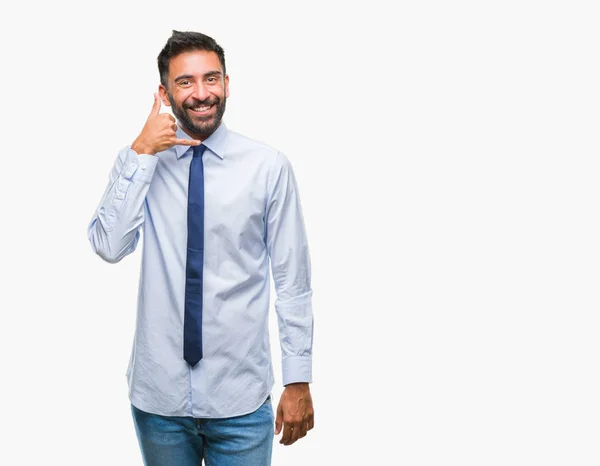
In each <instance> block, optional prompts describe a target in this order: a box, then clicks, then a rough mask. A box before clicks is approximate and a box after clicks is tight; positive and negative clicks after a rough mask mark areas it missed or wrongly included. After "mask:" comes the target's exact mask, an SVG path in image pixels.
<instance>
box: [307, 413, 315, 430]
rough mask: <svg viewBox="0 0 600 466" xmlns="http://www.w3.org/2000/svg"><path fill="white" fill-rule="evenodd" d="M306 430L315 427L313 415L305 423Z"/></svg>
mask: <svg viewBox="0 0 600 466" xmlns="http://www.w3.org/2000/svg"><path fill="white" fill-rule="evenodd" d="M306 426H307V430H311V429H312V428H313V427H315V417H314V416H313V415H310V416H308V420H307V421H306Z"/></svg>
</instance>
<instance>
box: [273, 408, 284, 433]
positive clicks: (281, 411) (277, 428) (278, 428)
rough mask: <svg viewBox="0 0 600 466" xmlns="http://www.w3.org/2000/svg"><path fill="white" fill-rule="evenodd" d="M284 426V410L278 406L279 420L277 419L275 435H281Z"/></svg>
mask: <svg viewBox="0 0 600 466" xmlns="http://www.w3.org/2000/svg"><path fill="white" fill-rule="evenodd" d="M282 424H283V409H281V406H277V418H276V419H275V435H279V432H281V426H282Z"/></svg>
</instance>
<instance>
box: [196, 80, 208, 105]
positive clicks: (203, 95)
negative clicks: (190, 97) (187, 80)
mask: <svg viewBox="0 0 600 466" xmlns="http://www.w3.org/2000/svg"><path fill="white" fill-rule="evenodd" d="M209 96H210V92H208V89H207V88H206V86H205V85H204V83H203V82H199V83H197V84H196V86H195V88H194V98H195V99H196V100H200V101H205V100H206V99H208V97H209Z"/></svg>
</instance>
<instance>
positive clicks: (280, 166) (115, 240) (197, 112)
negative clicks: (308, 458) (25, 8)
mask: <svg viewBox="0 0 600 466" xmlns="http://www.w3.org/2000/svg"><path fill="white" fill-rule="evenodd" d="M158 71H159V76H160V85H159V86H158V94H155V95H154V105H153V107H152V110H151V112H150V115H149V116H148V119H147V121H146V123H145V125H144V127H143V128H142V130H141V132H140V134H139V135H138V136H137V138H135V140H134V141H133V142H132V144H131V145H128V146H126V147H124V148H123V149H122V150H121V151H120V152H119V154H118V157H117V158H116V161H115V163H114V166H113V168H112V171H111V172H110V176H109V183H108V186H107V188H106V190H105V192H104V195H103V197H102V199H101V202H100V204H99V206H98V208H97V209H96V212H95V213H94V216H93V218H92V220H91V222H90V224H89V227H88V238H89V241H90V243H91V245H92V248H93V250H94V251H95V252H96V253H97V254H98V255H99V256H100V257H102V258H103V259H104V260H106V261H108V262H110V263H115V262H118V261H120V260H121V259H123V258H124V257H126V256H127V255H128V254H131V253H132V252H133V251H134V250H135V249H136V247H137V245H138V242H139V239H140V237H141V236H142V235H141V231H143V242H142V267H141V273H140V283H139V290H138V293H139V294H138V305H137V319H136V330H135V337H134V342H133V348H132V352H131V357H130V360H129V365H128V368H127V382H128V387H129V399H130V401H131V411H132V416H133V421H134V425H135V428H136V433H137V437H138V440H139V445H140V449H141V453H142V457H143V459H144V463H145V464H146V465H151V466H175V465H176V466H187V465H200V464H201V463H202V461H203V460H204V462H205V464H207V465H218V466H227V465H269V464H270V463H271V454H272V446H273V437H274V435H279V434H281V438H280V440H279V442H280V443H281V444H283V445H291V444H293V443H294V442H296V441H297V440H298V439H300V438H302V437H304V436H305V435H306V434H307V432H308V431H309V430H311V429H312V428H313V426H314V411H313V404H312V398H311V393H310V388H309V383H312V340H313V314H312V289H311V277H310V272H311V266H310V256H309V248H308V242H307V236H306V231H305V226H304V220H303V214H302V207H301V203H300V198H299V191H298V186H297V182H296V178H295V175H294V172H293V169H292V166H291V164H290V161H289V159H288V158H287V157H286V156H285V155H284V154H283V153H281V152H279V151H278V150H276V149H274V148H272V147H270V146H269V145H267V144H265V143H262V142H259V141H255V140H253V139H250V138H248V137H245V136H243V135H241V134H239V133H237V132H234V131H231V130H229V129H228V128H227V127H226V126H225V123H224V122H223V121H222V118H223V114H224V112H225V104H226V101H227V98H228V97H229V76H228V75H227V73H226V68H225V55H224V51H223V48H222V47H221V46H219V45H218V44H217V43H216V42H215V41H214V39H212V38H211V37H208V36H206V35H204V34H201V33H197V32H180V31H173V34H172V36H171V37H170V38H169V39H168V41H167V43H166V45H165V46H164V48H163V49H162V51H161V52H160V54H159V55H158ZM162 104H164V105H166V106H168V107H171V109H172V112H173V114H174V115H175V117H176V118H173V117H172V116H171V115H170V114H168V113H161V105H162ZM269 267H270V270H271V272H272V276H273V281H274V286H275V291H276V295H277V296H276V299H275V310H276V312H277V318H278V327H279V339H280V344H281V352H282V361H281V362H282V378H283V385H284V386H285V388H284V390H283V393H282V395H281V398H280V400H279V403H278V405H277V408H276V410H275V413H274V410H273V407H272V405H271V389H272V387H273V384H274V376H273V367H272V361H271V351H270V346H269V332H268V311H269V291H270V275H269Z"/></svg>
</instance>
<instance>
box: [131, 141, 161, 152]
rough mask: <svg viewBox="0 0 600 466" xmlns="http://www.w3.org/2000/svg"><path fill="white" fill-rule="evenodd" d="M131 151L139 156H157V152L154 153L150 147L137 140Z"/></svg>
mask: <svg viewBox="0 0 600 466" xmlns="http://www.w3.org/2000/svg"><path fill="white" fill-rule="evenodd" d="M131 150H134V151H135V152H136V153H137V154H138V155H139V154H149V155H156V152H154V151H153V150H152V148H151V147H150V146H147V145H145V144H143V143H142V142H140V141H138V140H137V139H136V140H135V141H133V144H132V145H131Z"/></svg>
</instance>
